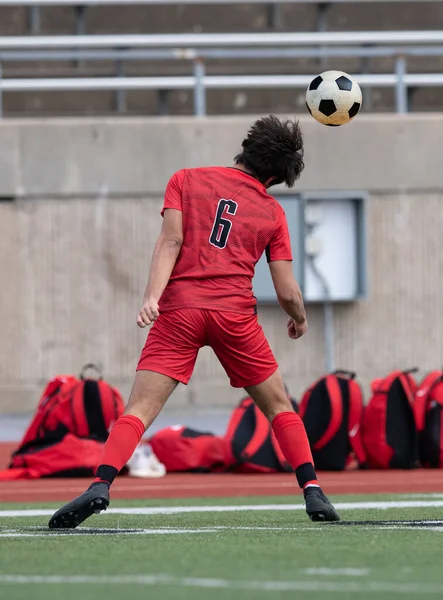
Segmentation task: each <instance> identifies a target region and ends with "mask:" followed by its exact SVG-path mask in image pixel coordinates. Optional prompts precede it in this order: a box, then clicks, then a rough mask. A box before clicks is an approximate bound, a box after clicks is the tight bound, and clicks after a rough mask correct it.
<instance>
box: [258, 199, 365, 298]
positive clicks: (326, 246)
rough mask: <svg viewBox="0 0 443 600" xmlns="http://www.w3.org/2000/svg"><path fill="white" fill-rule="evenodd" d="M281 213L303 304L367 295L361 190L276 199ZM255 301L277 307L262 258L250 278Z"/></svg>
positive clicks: (267, 271)
mask: <svg viewBox="0 0 443 600" xmlns="http://www.w3.org/2000/svg"><path fill="white" fill-rule="evenodd" d="M276 198H277V200H278V202H279V203H280V204H281V206H282V207H283V209H284V211H285V213H286V219H287V222H288V227H289V234H290V236H291V244H292V255H293V262H292V268H293V272H294V276H295V278H296V280H297V281H298V283H299V285H300V288H301V290H302V292H303V296H304V299H305V301H306V302H350V301H354V300H358V299H360V298H364V297H365V296H366V295H367V264H366V263H367V249H366V222H367V218H366V210H367V196H366V194H365V193H363V192H355V193H354V192H338V191H332V192H318V193H315V192H312V193H311V192H310V193H306V194H300V195H294V196H292V195H291V196H288V195H284V196H283V195H282V196H276ZM253 289H254V294H255V296H256V298H257V301H258V302H261V303H276V302H277V298H276V296H275V291H274V286H273V284H272V279H271V275H270V273H269V267H268V264H267V261H266V256H265V255H263V256H262V258H261V259H260V261H259V262H258V263H257V265H256V269H255V276H254V279H253Z"/></svg>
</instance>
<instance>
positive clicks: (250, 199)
mask: <svg viewBox="0 0 443 600" xmlns="http://www.w3.org/2000/svg"><path fill="white" fill-rule="evenodd" d="M166 208H175V209H177V210H180V211H182V213H183V245H182V247H181V250H180V254H179V256H178V259H177V262H176V264H175V266H174V269H173V271H172V274H171V278H170V280H169V283H168V285H167V287H166V289H165V291H164V292H163V294H162V297H161V299H160V303H159V304H160V311H166V310H174V309H177V308H206V309H213V310H229V311H234V312H239V313H252V312H254V310H255V305H256V299H255V297H254V294H253V291H252V278H253V276H254V269H255V265H256V263H257V262H258V260H259V259H260V257H261V256H262V254H263V252H266V256H267V259H268V262H270V261H273V260H292V252H291V243H290V238H289V232H288V225H287V222H286V216H285V213H284V210H283V208H282V207H281V206H280V204H279V203H278V202H277V200H275V198H273V197H272V196H270V195H269V194H268V193H267V191H266V188H265V187H264V185H263V184H262V183H260V182H259V181H258V180H257V179H255V178H254V177H252V176H251V175H248V174H247V173H245V172H244V171H241V170H240V169H236V168H232V167H231V168H230V167H208V168H198V169H183V170H182V171H178V172H177V173H175V174H174V175H173V176H172V178H171V179H170V181H169V183H168V186H167V188H166V192H165V200H164V207H163V211H164V209H166ZM163 211H162V214H163Z"/></svg>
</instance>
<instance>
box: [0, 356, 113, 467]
mask: <svg viewBox="0 0 443 600" xmlns="http://www.w3.org/2000/svg"><path fill="white" fill-rule="evenodd" d="M88 369H95V370H96V371H98V379H90V378H87V377H86V376H85V373H86V371H87V370H88ZM123 410H124V402H123V399H122V397H121V395H120V393H119V392H118V390H117V389H116V388H114V387H112V386H111V385H109V384H108V383H107V382H106V381H104V380H103V379H102V377H101V373H100V371H99V369H97V367H95V366H94V365H86V366H85V367H84V368H83V370H82V373H81V374H80V377H79V378H76V377H74V376H72V375H57V376H56V377H54V378H53V379H51V381H49V382H48V384H47V385H46V388H45V390H44V392H43V394H42V396H41V398H40V400H39V403H38V405H37V411H36V414H35V416H34V418H33V419H32V421H31V423H30V425H29V426H28V429H27V430H26V432H25V434H24V436H23V439H22V440H21V442H20V444H19V446H18V448H17V450H15V452H14V453H13V454H12V458H11V463H10V465H9V469H10V470H14V469H20V470H21V472H22V474H21V475H20V477H60V476H74V475H77V476H80V475H91V474H93V472H94V470H95V467H96V466H97V461H98V460H99V458H100V452H101V450H102V447H103V444H104V442H105V441H106V439H107V437H108V432H109V430H110V428H111V426H112V424H113V423H114V422H115V421H116V420H117V419H118V418H119V416H120V415H121V414H122V413H123ZM23 469H24V470H25V471H23ZM26 470H28V472H26ZM16 474H17V475H18V471H17V472H16ZM2 477H6V475H5V473H2V475H0V478H2ZM7 478H8V479H9V478H14V474H13V473H9V474H8V476H7Z"/></svg>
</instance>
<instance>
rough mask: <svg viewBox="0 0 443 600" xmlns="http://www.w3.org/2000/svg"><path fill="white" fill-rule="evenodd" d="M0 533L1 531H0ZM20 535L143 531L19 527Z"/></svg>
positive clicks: (141, 530) (129, 531) (133, 530)
mask: <svg viewBox="0 0 443 600" xmlns="http://www.w3.org/2000/svg"><path fill="white" fill-rule="evenodd" d="M0 532H1V530H0ZM20 532H22V533H48V534H51V535H66V534H70V535H91V534H92V535H100V534H102V535H103V534H108V535H109V534H110V533H113V534H116V533H144V530H143V529H120V528H118V527H115V528H112V529H111V528H106V529H105V528H104V527H97V528H92V527H79V528H78V529H49V528H48V527H20Z"/></svg>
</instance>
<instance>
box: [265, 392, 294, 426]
mask: <svg viewBox="0 0 443 600" xmlns="http://www.w3.org/2000/svg"><path fill="white" fill-rule="evenodd" d="M262 410H263V409H262ZM263 412H264V413H265V416H266V417H267V418H268V419H269V421H271V422H272V421H273V420H274V419H275V417H276V416H277V415H279V414H280V413H283V412H294V407H293V406H292V404H291V401H290V399H289V398H288V397H286V396H282V397H279V396H277V397H275V398H274V399H273V400H272V401H271V402H268V403H267V405H266V407H265V410H264V411H263Z"/></svg>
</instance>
